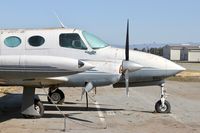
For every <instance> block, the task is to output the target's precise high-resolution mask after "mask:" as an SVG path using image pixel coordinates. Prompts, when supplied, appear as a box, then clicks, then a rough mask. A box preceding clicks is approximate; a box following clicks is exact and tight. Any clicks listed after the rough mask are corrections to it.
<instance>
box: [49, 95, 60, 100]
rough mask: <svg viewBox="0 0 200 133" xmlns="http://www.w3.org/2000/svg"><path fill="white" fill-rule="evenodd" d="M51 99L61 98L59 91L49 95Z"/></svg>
mask: <svg viewBox="0 0 200 133" xmlns="http://www.w3.org/2000/svg"><path fill="white" fill-rule="evenodd" d="M51 99H52V100H53V101H59V100H60V99H61V97H60V94H59V93H53V94H52V95H51Z"/></svg>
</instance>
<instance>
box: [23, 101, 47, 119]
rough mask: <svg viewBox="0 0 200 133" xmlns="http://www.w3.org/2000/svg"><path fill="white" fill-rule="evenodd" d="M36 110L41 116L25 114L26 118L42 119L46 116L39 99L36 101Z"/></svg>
mask: <svg viewBox="0 0 200 133" xmlns="http://www.w3.org/2000/svg"><path fill="white" fill-rule="evenodd" d="M34 109H35V110H36V111H37V112H38V113H39V114H40V116H32V115H25V114H23V116H24V118H41V117H42V116H43V115H44V106H43V104H42V102H41V101H40V100H39V99H35V100H34Z"/></svg>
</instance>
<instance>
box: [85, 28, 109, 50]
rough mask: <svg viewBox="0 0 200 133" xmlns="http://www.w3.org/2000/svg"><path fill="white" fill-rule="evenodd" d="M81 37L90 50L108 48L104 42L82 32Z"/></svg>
mask: <svg viewBox="0 0 200 133" xmlns="http://www.w3.org/2000/svg"><path fill="white" fill-rule="evenodd" d="M83 36H84V37H85V39H86V41H87V42H88V43H89V45H90V46H91V48H92V49H100V48H104V47H107V46H109V45H108V44H107V43H106V42H104V41H103V40H101V39H99V38H98V37H96V36H95V35H92V34H90V33H88V32H85V31H83Z"/></svg>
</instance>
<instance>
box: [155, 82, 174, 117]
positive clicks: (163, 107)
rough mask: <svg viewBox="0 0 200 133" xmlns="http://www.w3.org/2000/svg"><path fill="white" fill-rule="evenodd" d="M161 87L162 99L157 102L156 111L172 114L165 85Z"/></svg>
mask: <svg viewBox="0 0 200 133" xmlns="http://www.w3.org/2000/svg"><path fill="white" fill-rule="evenodd" d="M160 87H161V98H160V100H159V101H157V102H156V104H155V110H156V112H158V113H170V111H171V105H170V103H169V102H168V101H167V100H166V98H167V95H166V90H165V89H164V84H161V85H160Z"/></svg>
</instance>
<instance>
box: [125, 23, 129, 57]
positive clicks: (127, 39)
mask: <svg viewBox="0 0 200 133" xmlns="http://www.w3.org/2000/svg"><path fill="white" fill-rule="evenodd" d="M125 57H126V61H128V60H129V20H127V31H126V46H125Z"/></svg>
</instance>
